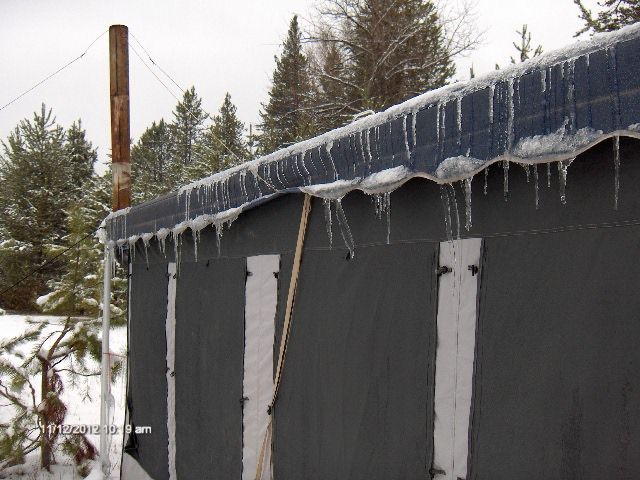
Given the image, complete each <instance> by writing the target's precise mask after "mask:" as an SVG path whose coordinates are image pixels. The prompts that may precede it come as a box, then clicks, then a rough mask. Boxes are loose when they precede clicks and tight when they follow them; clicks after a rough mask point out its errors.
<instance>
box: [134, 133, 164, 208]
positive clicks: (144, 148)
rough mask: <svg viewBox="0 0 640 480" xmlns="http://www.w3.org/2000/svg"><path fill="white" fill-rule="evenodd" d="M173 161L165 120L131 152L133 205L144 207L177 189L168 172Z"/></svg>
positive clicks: (141, 136) (143, 136) (145, 135)
mask: <svg viewBox="0 0 640 480" xmlns="http://www.w3.org/2000/svg"><path fill="white" fill-rule="evenodd" d="M172 161H173V137H172V135H171V132H170V129H169V125H167V123H166V122H165V121H164V120H160V121H159V122H158V123H156V122H153V123H152V124H151V126H150V127H149V128H147V129H146V130H145V131H144V132H143V133H142V135H140V139H139V140H138V142H137V143H136V144H135V145H134V146H133V148H132V149H131V177H132V178H131V186H132V196H133V201H134V203H141V202H144V201H146V200H149V199H151V198H154V197H157V196H158V195H161V194H163V193H167V192H169V191H170V190H171V189H172V188H173V187H174V186H175V185H174V181H173V180H174V179H172V178H171V175H170V172H169V168H170V166H171V163H172Z"/></svg>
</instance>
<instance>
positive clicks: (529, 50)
mask: <svg viewBox="0 0 640 480" xmlns="http://www.w3.org/2000/svg"><path fill="white" fill-rule="evenodd" d="M516 33H517V34H518V35H519V36H520V44H517V43H516V42H513V47H514V48H515V49H516V50H517V51H518V60H519V61H520V62H524V61H526V60H529V59H530V58H532V57H537V56H538V55H541V54H542V45H538V46H537V47H536V48H533V47H531V32H529V31H528V27H527V24H526V23H525V24H524V25H522V30H516ZM511 63H518V61H516V59H515V58H513V57H511Z"/></svg>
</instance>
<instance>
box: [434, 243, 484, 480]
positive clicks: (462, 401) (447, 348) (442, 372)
mask: <svg viewBox="0 0 640 480" xmlns="http://www.w3.org/2000/svg"><path fill="white" fill-rule="evenodd" d="M481 245H482V239H479V238H472V239H464V240H454V241H452V242H442V243H441V244H440V258H439V265H440V267H443V266H446V267H449V268H451V269H452V272H451V273H444V274H441V275H440V277H439V285H438V318H437V331H438V334H437V335H438V343H437V345H438V346H437V349H436V388H435V399H434V400H435V405H434V410H435V411H434V413H435V418H434V432H433V436H434V457H433V467H434V470H435V471H436V475H435V477H434V478H436V479H439V480H445V479H446V480H456V479H458V478H462V479H464V478H466V475H467V456H468V450H469V415H470V410H471V395H472V387H473V363H474V355H475V339H476V315H477V312H476V305H477V303H476V300H477V293H478V274H477V273H475V272H474V271H473V270H472V269H470V267H473V266H475V267H478V266H479V262H480V248H481Z"/></svg>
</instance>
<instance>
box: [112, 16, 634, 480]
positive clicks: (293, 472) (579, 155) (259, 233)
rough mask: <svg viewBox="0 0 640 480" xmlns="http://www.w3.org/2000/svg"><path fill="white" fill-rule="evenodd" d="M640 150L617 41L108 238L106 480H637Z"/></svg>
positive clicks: (201, 187)
mask: <svg viewBox="0 0 640 480" xmlns="http://www.w3.org/2000/svg"><path fill="white" fill-rule="evenodd" d="M639 139H640V26H631V27H627V28H625V29H623V30H620V31H618V32H616V33H613V34H604V35H598V36H594V37H593V38H592V39H590V40H588V41H583V42H579V43H577V44H576V45H574V46H571V47H569V48H566V49H563V50H560V51H557V52H551V53H548V54H545V55H543V56H541V57H538V58H536V59H534V60H531V61H528V62H525V63H523V64H521V65H515V66H513V67H511V68H509V69H506V70H503V71H498V72H495V73H492V74H491V75H489V76H487V77H484V78H480V79H474V80H471V81H470V82H468V83H456V84H453V85H450V86H447V87H444V88H441V89H439V90H436V91H433V92H429V93H426V94H424V95H422V96H419V97H417V98H415V99H412V100H410V101H408V102H406V103H403V104H401V105H398V106H395V107H393V108H391V109H389V110H387V111H385V112H381V113H379V114H376V115H372V116H369V117H366V118H363V119H360V120H358V121H356V122H354V123H352V124H350V125H348V126H346V127H344V128H341V129H338V130H336V131H332V132H330V133H327V134H325V135H321V136H319V137H317V138H314V139H311V140H309V141H306V142H303V143H300V144H296V145H293V146H291V147H289V148H287V149H285V150H281V151H279V152H276V153H274V154H272V155H269V156H266V157H264V158H260V159H257V160H255V161H252V162H248V163H247V164H243V165H240V166H238V167H235V168H233V169H230V170H228V171H225V172H222V173H218V174H215V175H213V176H211V177H209V178H205V179H203V180H201V181H199V182H196V183H193V184H190V185H187V186H185V187H183V188H181V189H180V190H179V191H178V192H175V193H173V194H170V195H167V196H164V197H161V198H158V199H156V200H153V201H150V202H147V203H144V204H142V205H139V206H136V207H133V208H131V209H127V210H126V211H121V212H116V213H115V214H112V215H110V216H109V217H108V218H107V219H106V221H105V223H104V228H103V229H102V234H103V238H104V241H105V243H106V244H107V245H108V246H109V247H111V248H114V249H116V250H117V251H119V253H120V256H121V260H122V261H126V262H128V264H129V268H130V309H129V367H128V392H127V422H128V424H129V426H131V427H147V426H148V427H151V433H148V432H147V433H140V434H135V433H132V434H130V435H129V436H128V441H127V448H126V449H125V453H124V454H123V467H122V478H124V479H141V478H153V479H157V480H167V479H169V480H175V479H178V478H181V479H203V478H216V479H217V478H223V479H233V478H237V479H240V478H242V479H243V480H247V479H256V478H258V479H260V478H270V477H272V478H275V479H277V480H300V479H318V480H327V479H367V480H374V479H385V480H388V479H425V478H435V479H439V480H440V479H447V480H449V479H451V480H456V479H492V480H495V479H513V478H518V479H526V478H567V479H569V478H571V479H572V478H576V479H578V478H579V479H602V478H635V477H637V476H638V475H640V455H638V452H639V451H640V408H639V407H638V405H640V348H638V345H640V295H638V287H639V286H640V262H637V261H636V260H637V256H638V253H639V252H640V190H639V189H638V185H640V143H639ZM134 431H135V430H134Z"/></svg>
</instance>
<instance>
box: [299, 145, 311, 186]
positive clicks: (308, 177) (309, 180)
mask: <svg viewBox="0 0 640 480" xmlns="http://www.w3.org/2000/svg"><path fill="white" fill-rule="evenodd" d="M306 154H307V152H306V151H304V152H302V160H301V162H302V169H303V170H304V173H305V175H306V176H307V185H311V174H310V173H309V170H307V164H306V163H305V161H304V157H305V155H306ZM309 156H311V155H309Z"/></svg>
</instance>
